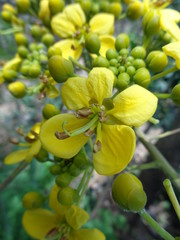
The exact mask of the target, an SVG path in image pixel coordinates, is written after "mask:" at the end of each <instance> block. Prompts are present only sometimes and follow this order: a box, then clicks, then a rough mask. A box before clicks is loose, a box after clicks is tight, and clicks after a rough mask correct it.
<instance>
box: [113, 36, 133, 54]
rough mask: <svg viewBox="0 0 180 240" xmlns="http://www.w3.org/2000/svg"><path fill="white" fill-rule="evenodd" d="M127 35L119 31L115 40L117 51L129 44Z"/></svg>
mask: <svg viewBox="0 0 180 240" xmlns="http://www.w3.org/2000/svg"><path fill="white" fill-rule="evenodd" d="M129 42H130V40H129V37H128V35H127V34H125V33H121V34H119V35H118V36H117V38H116V41H115V48H116V50H117V51H120V50H121V49H123V48H128V46H129Z"/></svg>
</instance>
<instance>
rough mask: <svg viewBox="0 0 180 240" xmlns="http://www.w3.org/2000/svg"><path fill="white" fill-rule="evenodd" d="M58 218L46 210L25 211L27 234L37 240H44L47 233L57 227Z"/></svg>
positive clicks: (23, 220)
mask: <svg viewBox="0 0 180 240" xmlns="http://www.w3.org/2000/svg"><path fill="white" fill-rule="evenodd" d="M56 221H57V217H56V216H55V215H54V214H53V213H51V212H50V211H48V210H46V209H40V208H39V209H35V210H28V211H25V213H24V215H23V219H22V223H23V227H24V229H25V230H26V232H27V233H28V234H29V235H30V236H31V237H33V238H35V239H43V238H44V237H45V236H46V235H47V233H48V232H49V231H50V230H51V229H53V228H54V227H56Z"/></svg>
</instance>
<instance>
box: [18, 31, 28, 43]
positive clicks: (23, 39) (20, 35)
mask: <svg viewBox="0 0 180 240" xmlns="http://www.w3.org/2000/svg"><path fill="white" fill-rule="evenodd" d="M15 41H16V44H17V45H18V46H20V45H24V46H27V45H28V39H27V37H26V35H24V34H23V33H16V34H15Z"/></svg>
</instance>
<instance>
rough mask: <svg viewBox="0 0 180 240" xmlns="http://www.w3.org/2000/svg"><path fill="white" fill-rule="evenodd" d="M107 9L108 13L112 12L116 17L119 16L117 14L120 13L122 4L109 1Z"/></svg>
mask: <svg viewBox="0 0 180 240" xmlns="http://www.w3.org/2000/svg"><path fill="white" fill-rule="evenodd" d="M108 10H109V11H108V12H109V13H112V14H114V16H115V17H116V18H117V17H119V15H120V14H121V12H122V6H121V4H120V3H118V2H114V3H111V4H110V5H109V9H108Z"/></svg>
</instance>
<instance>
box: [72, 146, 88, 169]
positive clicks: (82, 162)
mask: <svg viewBox="0 0 180 240" xmlns="http://www.w3.org/2000/svg"><path fill="white" fill-rule="evenodd" d="M73 162H74V164H75V165H76V167H77V168H80V169H85V168H86V166H87V164H88V159H87V156H86V152H85V150H84V148H82V149H81V150H80V151H79V152H78V154H77V155H76V156H75V157H74V159H73Z"/></svg>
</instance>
